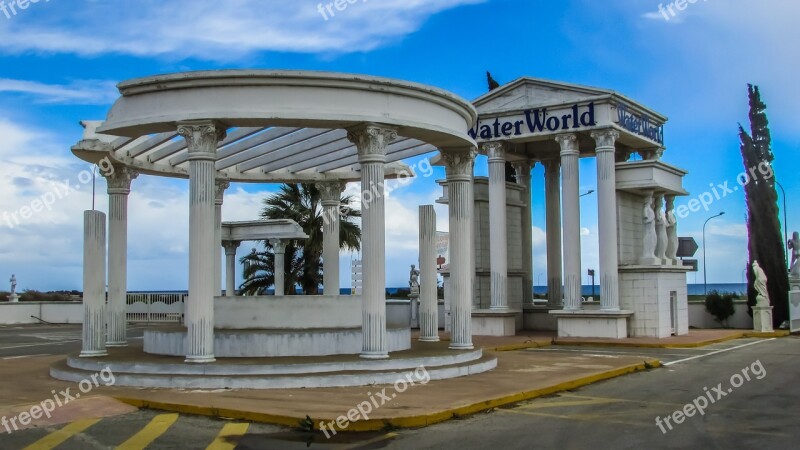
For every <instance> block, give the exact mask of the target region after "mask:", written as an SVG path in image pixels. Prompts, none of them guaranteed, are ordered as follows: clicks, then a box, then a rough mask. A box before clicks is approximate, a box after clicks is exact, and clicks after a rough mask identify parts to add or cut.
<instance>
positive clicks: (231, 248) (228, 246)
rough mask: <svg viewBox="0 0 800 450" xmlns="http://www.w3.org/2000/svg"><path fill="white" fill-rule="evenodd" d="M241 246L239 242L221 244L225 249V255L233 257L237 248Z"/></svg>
mask: <svg viewBox="0 0 800 450" xmlns="http://www.w3.org/2000/svg"><path fill="white" fill-rule="evenodd" d="M240 245H242V243H241V242H240V241H224V242H222V246H223V247H224V248H225V254H226V255H235V254H236V250H238V249H239V246H240Z"/></svg>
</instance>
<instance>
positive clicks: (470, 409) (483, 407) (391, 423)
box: [115, 359, 661, 432]
mask: <svg viewBox="0 0 800 450" xmlns="http://www.w3.org/2000/svg"><path fill="white" fill-rule="evenodd" d="M657 367H661V362H660V361H659V360H657V359H651V360H645V361H643V362H641V363H639V364H632V365H629V366H625V367H621V368H619V369H614V370H609V371H607V372H602V373H598V374H594V375H589V376H585V377H582V378H578V379H575V380H571V381H566V382H563V383H559V384H555V385H553V386H548V387H544V388H540V389H534V390H531V391H523V392H519V393H516V394H510V395H506V396H503V397H498V398H493V399H490V400H486V401H483V402H478V403H473V404H471V405H466V406H460V407H457V408H449V409H445V410H442V411H436V412H433V413H430V414H420V415H415V416H408V417H396V418H390V419H368V420H360V421H358V422H352V423H350V425H349V427H348V429H347V430H337V431H350V432H352V431H378V430H386V429H389V428H421V427H426V426H430V425H433V424H437V423H440V422H445V421H447V420H450V419H455V418H460V417H463V416H468V415H472V414H476V413H479V412H482V411H487V410H491V409H494V408H499V407H503V406H509V405H513V404H515V403H519V402H522V401H526V400H532V399H535V398H537V397H543V396H546V395H552V394H555V393H558V392H563V391H569V390H572V389H577V388H580V387H583V386H587V385H589V384H593V383H597V382H598V381H604V380H608V379H611V378H616V377H620V376H623V375H627V374H630V373H635V372H640V371H643V370H647V369H651V368H657ZM115 398H116V399H117V400H119V401H121V402H123V403H126V404H128V405H131V406H135V407H137V408H148V409H155V410H162V411H170V412H177V413H181V414H192V415H199V416H211V417H219V418H226V419H234V420H246V421H249V422H257V423H267V424H272V425H282V426H288V427H298V426H299V424H300V422H301V421H304V420H305V418H304V417H294V416H286V415H278V414H267V413H258V412H253V411H240V410H234V409H227V408H214V407H211V406H195V405H183V404H178V403H167V402H158V401H150V400H141V399H135V398H128V397H115ZM335 419H336V418H335V417H333V418H319V417H316V418H314V429H319V424H320V422H322V421H324V422H331V421H332V420H335Z"/></svg>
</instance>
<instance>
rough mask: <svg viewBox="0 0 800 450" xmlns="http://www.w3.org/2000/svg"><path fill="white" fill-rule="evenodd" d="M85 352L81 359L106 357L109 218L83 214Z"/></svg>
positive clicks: (96, 214)
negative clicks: (107, 222) (107, 233)
mask: <svg viewBox="0 0 800 450" xmlns="http://www.w3.org/2000/svg"><path fill="white" fill-rule="evenodd" d="M83 224H84V225H83V350H82V351H81V354H80V357H81V358H94V357H99V356H106V355H107V354H108V353H107V352H106V215H105V214H103V213H101V212H100V211H85V212H84V213H83Z"/></svg>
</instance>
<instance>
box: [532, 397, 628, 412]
mask: <svg viewBox="0 0 800 450" xmlns="http://www.w3.org/2000/svg"><path fill="white" fill-rule="evenodd" d="M619 402H620V400H616V399H613V398H591V399H583V400H573V401H557V400H556V401H545V402H533V403H531V404H528V405H523V406H519V407H518V408H517V409H525V410H531V409H545V408H561V407H567V406H589V405H602V404H609V403H619Z"/></svg>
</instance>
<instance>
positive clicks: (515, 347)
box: [483, 341, 553, 352]
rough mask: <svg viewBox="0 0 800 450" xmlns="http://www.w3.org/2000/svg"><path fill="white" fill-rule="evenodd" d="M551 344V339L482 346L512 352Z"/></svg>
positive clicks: (487, 349)
mask: <svg viewBox="0 0 800 450" xmlns="http://www.w3.org/2000/svg"><path fill="white" fill-rule="evenodd" d="M551 345H553V342H552V341H547V342H536V341H533V342H523V343H521V344H508V345H501V346H498V347H484V348H483V349H484V350H486V351H489V352H513V351H516V350H525V349H528V348H543V347H550V346H551Z"/></svg>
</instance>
